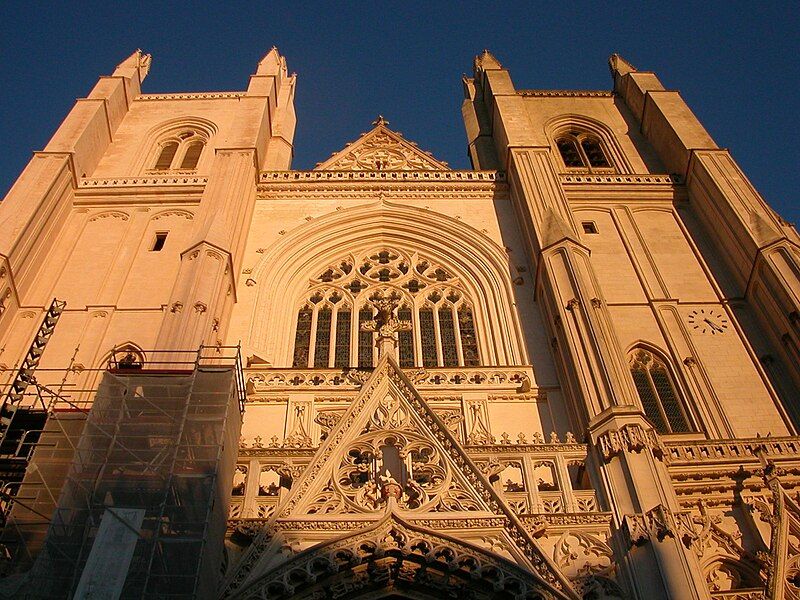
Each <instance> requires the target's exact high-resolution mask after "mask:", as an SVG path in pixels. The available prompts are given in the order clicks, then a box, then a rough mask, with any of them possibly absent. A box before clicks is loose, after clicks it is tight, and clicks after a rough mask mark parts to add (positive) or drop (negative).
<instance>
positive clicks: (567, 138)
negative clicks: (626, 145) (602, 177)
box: [556, 131, 613, 171]
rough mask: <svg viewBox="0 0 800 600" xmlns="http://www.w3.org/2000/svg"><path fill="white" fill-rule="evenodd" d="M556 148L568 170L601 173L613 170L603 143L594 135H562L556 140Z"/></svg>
mask: <svg viewBox="0 0 800 600" xmlns="http://www.w3.org/2000/svg"><path fill="white" fill-rule="evenodd" d="M556 147H557V148H558V152H559V154H560V155H561V160H562V161H563V162H564V166H565V167H567V168H570V169H589V170H599V171H608V170H611V169H612V168H613V165H612V164H611V161H610V160H609V158H608V152H607V151H606V149H605V148H604V147H603V143H602V142H601V141H600V139H599V138H597V137H596V136H594V135H592V134H588V133H582V132H579V131H571V132H568V133H562V134H560V135H559V136H558V137H557V138H556Z"/></svg>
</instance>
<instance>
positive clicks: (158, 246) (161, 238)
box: [150, 231, 167, 252]
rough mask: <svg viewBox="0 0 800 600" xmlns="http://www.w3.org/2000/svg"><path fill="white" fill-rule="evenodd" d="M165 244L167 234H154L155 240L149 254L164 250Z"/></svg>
mask: <svg viewBox="0 0 800 600" xmlns="http://www.w3.org/2000/svg"><path fill="white" fill-rule="evenodd" d="M166 242H167V232H166V231H162V232H159V233H156V239H155V240H153V247H152V248H150V251H151V252H160V251H161V250H162V249H163V248H164V244H165V243H166Z"/></svg>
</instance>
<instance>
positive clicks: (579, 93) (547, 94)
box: [517, 90, 614, 98]
mask: <svg viewBox="0 0 800 600" xmlns="http://www.w3.org/2000/svg"><path fill="white" fill-rule="evenodd" d="M517 94H518V95H520V96H528V97H535V98H613V97H614V92H612V91H609V90H517Z"/></svg>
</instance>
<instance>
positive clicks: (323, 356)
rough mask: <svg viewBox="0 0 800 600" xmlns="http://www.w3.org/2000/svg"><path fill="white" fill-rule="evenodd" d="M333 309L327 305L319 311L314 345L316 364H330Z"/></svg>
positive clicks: (323, 365)
mask: <svg viewBox="0 0 800 600" xmlns="http://www.w3.org/2000/svg"><path fill="white" fill-rule="evenodd" d="M331 317H332V312H331V309H330V308H328V307H327V306H325V307H323V308H321V309H320V310H319V312H318V313H317V336H316V338H315V345H314V366H315V367H317V368H320V367H321V368H324V367H327V366H328V357H329V356H330V353H331V348H330V345H331Z"/></svg>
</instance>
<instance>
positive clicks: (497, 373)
mask: <svg viewBox="0 0 800 600" xmlns="http://www.w3.org/2000/svg"><path fill="white" fill-rule="evenodd" d="M371 372H372V370H371V369H269V370H265V371H257V370H254V369H247V370H246V371H245V374H246V377H247V392H248V394H258V393H260V392H266V391H272V390H277V389H286V388H289V389H292V388H326V387H334V388H344V389H347V388H351V389H357V388H359V387H361V385H362V384H363V383H364V381H366V379H367V378H368V377H369V376H370V374H371ZM406 374H407V375H408V376H409V378H410V379H411V380H412V381H413V382H414V384H415V386H416V387H417V388H420V389H423V390H424V389H428V388H436V387H476V388H478V387H480V388H487V389H509V388H511V389H516V390H520V391H525V392H527V391H529V390H530V385H531V380H530V377H529V375H528V373H527V372H526V371H524V370H521V369H514V368H504V367H494V368H492V367H489V368H485V367H484V368H480V369H478V368H464V367H461V368H456V367H454V368H441V369H410V370H408V371H406Z"/></svg>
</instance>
